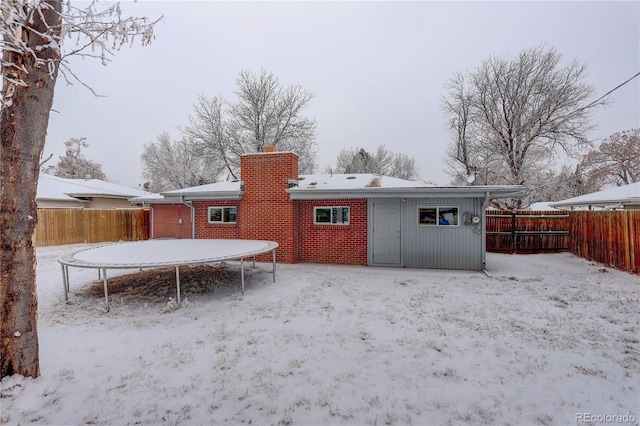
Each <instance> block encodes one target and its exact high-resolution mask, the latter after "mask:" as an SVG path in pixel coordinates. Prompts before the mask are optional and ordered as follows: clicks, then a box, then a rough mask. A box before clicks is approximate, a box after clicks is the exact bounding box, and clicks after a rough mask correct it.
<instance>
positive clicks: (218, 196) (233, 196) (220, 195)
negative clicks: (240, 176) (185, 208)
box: [164, 191, 244, 203]
mask: <svg viewBox="0 0 640 426" xmlns="http://www.w3.org/2000/svg"><path fill="white" fill-rule="evenodd" d="M243 195H244V191H216V192H192V193H186V194H185V193H183V194H164V199H165V200H168V201H166V202H172V203H179V202H181V201H206V200H241V199H242V196H243Z"/></svg>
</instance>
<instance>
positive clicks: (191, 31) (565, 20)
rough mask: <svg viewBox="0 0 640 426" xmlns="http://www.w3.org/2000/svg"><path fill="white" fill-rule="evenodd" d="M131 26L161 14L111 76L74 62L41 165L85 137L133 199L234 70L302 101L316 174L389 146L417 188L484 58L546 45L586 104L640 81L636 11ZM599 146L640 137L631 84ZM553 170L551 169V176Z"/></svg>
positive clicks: (556, 9) (231, 80) (438, 171)
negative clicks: (267, 76) (634, 131)
mask: <svg viewBox="0 0 640 426" xmlns="http://www.w3.org/2000/svg"><path fill="white" fill-rule="evenodd" d="M122 8H123V10H124V13H125V14H127V15H136V16H143V15H144V16H149V17H151V18H154V17H158V16H160V15H164V20H163V21H162V22H160V23H159V24H158V25H157V27H156V29H155V34H156V39H155V40H154V42H153V43H152V44H151V45H150V46H148V47H145V48H142V47H140V45H139V42H137V43H134V46H133V47H132V48H123V49H122V50H121V51H119V52H117V54H116V55H115V56H114V57H113V58H112V59H113V61H112V62H111V63H109V64H108V66H106V67H105V66H102V65H101V64H100V63H99V62H98V61H95V60H89V59H85V60H81V59H80V58H74V59H72V61H71V64H72V67H73V70H74V72H75V73H76V75H78V76H79V77H80V78H81V79H82V81H83V82H84V83H86V84H87V85H89V86H91V87H92V88H93V89H94V90H95V91H96V92H97V93H99V94H101V95H105V96H106V97H101V98H95V97H94V96H93V95H92V94H91V92H90V91H88V90H87V89H86V88H85V87H83V86H82V85H81V84H79V83H75V84H74V85H71V86H70V85H67V84H66V82H65V81H64V79H62V78H60V79H59V81H58V83H57V86H56V94H55V99H54V109H55V111H56V112H54V113H52V114H51V119H50V122H49V129H48V135H47V142H46V145H45V151H44V157H46V156H48V155H49V154H54V157H53V159H52V160H51V161H50V163H49V164H55V163H57V161H58V157H59V156H60V155H63V154H64V150H65V146H64V142H65V141H67V140H68V139H69V138H72V137H86V138H87V141H88V142H89V144H90V146H89V148H87V149H86V150H85V151H84V154H85V155H86V156H87V157H88V158H90V159H91V160H93V161H96V162H98V163H100V164H102V165H103V171H104V172H105V173H106V175H107V177H108V178H109V179H110V180H112V181H114V182H116V183H120V184H122V185H128V186H136V187H137V186H138V185H139V184H142V183H143V182H144V179H143V178H142V176H141V168H142V167H141V161H140V154H141V153H142V151H143V146H144V144H145V143H148V142H151V141H155V140H156V136H157V135H158V134H160V133H161V132H163V131H167V132H169V134H170V135H171V136H172V138H174V139H179V138H180V131H179V130H178V127H179V126H184V125H185V124H186V123H187V116H188V115H189V114H191V113H192V109H193V107H192V106H193V103H194V102H195V101H196V98H197V96H198V95H199V94H205V95H206V96H209V97H213V96H215V95H222V96H223V97H225V98H227V99H229V100H235V95H234V94H233V92H234V90H235V80H236V78H237V76H238V73H239V71H240V70H241V69H248V70H251V71H253V72H254V73H259V72H260V70H261V69H264V70H266V71H269V72H272V73H273V74H275V75H276V76H277V77H278V78H279V80H280V83H281V84H282V85H283V86H289V85H292V84H296V85H300V86H302V87H303V88H304V89H306V90H308V91H310V92H312V93H313V94H314V98H313V99H312V100H311V102H310V105H309V108H308V109H307V110H306V111H305V115H306V116H308V117H312V118H315V119H316V121H317V130H318V134H317V142H318V146H319V156H318V166H319V170H320V171H324V169H325V167H326V166H334V165H335V160H336V156H337V155H338V153H339V152H340V151H341V150H342V149H344V148H352V147H361V148H365V149H366V150H368V151H370V152H372V151H374V150H375V149H376V148H377V147H378V145H380V144H385V145H386V146H387V148H389V149H390V150H391V151H393V152H402V153H405V154H408V155H410V156H412V157H414V158H415V159H416V162H417V165H418V167H419V169H420V175H421V177H422V179H425V180H428V181H431V182H434V183H436V184H439V185H446V184H448V182H449V177H448V176H447V175H446V174H445V170H444V164H443V159H444V150H445V148H446V146H447V143H448V141H449V133H448V131H447V130H446V126H445V124H446V119H445V116H444V114H443V112H442V109H441V107H440V102H441V98H442V96H443V95H444V94H445V90H444V85H445V83H446V82H447V80H448V79H449V78H450V77H451V76H452V75H453V73H454V72H456V71H466V70H470V69H473V68H475V67H476V66H478V65H479V64H480V62H481V61H482V60H483V59H485V58H487V57H489V56H490V55H492V54H497V55H516V54H517V53H518V52H519V51H521V50H522V49H526V48H531V47H534V46H538V45H540V44H543V43H545V44H546V45H547V46H549V47H554V48H556V49H557V50H558V52H559V53H561V54H562V55H564V59H565V60H566V61H567V62H568V61H571V60H573V59H576V60H578V61H580V62H584V63H586V64H587V66H588V70H589V76H588V82H589V83H590V84H592V85H593V86H594V88H595V91H596V95H595V96H594V99H595V98H596V97H599V96H601V95H603V94H605V93H606V92H608V91H609V90H611V89H613V88H614V87H616V86H617V85H619V84H620V83H622V82H624V81H625V80H627V79H628V78H629V77H631V76H633V75H634V74H636V73H637V72H638V71H640V2H637V1H628V2H610V1H607V2H593V1H591V2H429V1H425V2H417V1H416V2H338V1H336V2H216V1H200V2H185V1H164V2H152V1H141V2H137V3H132V2H123V3H122ZM593 119H594V121H595V123H596V124H597V125H598V129H597V130H595V131H594V132H592V134H591V137H592V138H593V139H594V140H595V141H596V143H598V142H599V141H601V140H602V139H603V138H605V137H607V136H609V135H611V134H612V133H615V132H618V131H622V130H627V129H630V128H633V127H639V126H640V78H635V79H634V80H632V81H631V82H629V83H628V84H626V85H624V86H623V87H622V88H620V89H618V90H617V91H615V92H614V93H613V95H612V102H611V104H610V105H609V106H608V107H607V108H604V109H601V110H599V111H598V112H597V113H596V114H595V115H594V117H593ZM550 167H553V165H551V164H550Z"/></svg>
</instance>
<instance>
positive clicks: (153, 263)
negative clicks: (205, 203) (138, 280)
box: [58, 239, 278, 311]
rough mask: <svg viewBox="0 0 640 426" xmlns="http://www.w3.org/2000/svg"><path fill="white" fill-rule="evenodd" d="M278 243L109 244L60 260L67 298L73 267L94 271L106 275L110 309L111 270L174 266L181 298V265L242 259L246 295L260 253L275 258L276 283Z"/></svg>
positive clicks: (66, 296)
mask: <svg viewBox="0 0 640 426" xmlns="http://www.w3.org/2000/svg"><path fill="white" fill-rule="evenodd" d="M277 247H278V243H276V242H274V241H262V240H207V239H180V240H173V239H166V240H165V239H162V240H148V241H136V242H126V243H114V244H107V245H103V246H99V247H93V248H88V249H81V250H77V251H74V252H73V253H69V254H65V255H63V256H61V257H59V258H58V262H59V263H60V265H61V266H62V284H63V286H64V298H65V300H69V267H74V268H91V269H97V270H98V276H99V277H100V272H101V273H102V280H103V284H104V300H105V303H106V305H107V311H108V310H109V292H108V289H107V269H153V268H164V267H169V266H170V267H174V268H175V270H176V295H177V301H178V306H180V305H181V299H180V266H194V265H203V264H207V263H216V262H221V261H224V260H240V270H241V281H242V294H244V261H245V259H248V258H253V262H254V266H255V258H256V256H257V255H259V254H264V253H269V252H271V255H272V264H273V282H274V283H275V282H276V248H277Z"/></svg>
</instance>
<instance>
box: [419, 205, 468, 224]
mask: <svg viewBox="0 0 640 426" xmlns="http://www.w3.org/2000/svg"><path fill="white" fill-rule="evenodd" d="M458 210H459V209H458V207H448V206H447V207H444V206H433V207H432V206H419V207H418V225H419V226H451V225H458V224H459V221H458V218H459V212H458Z"/></svg>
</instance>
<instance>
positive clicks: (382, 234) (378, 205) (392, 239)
mask: <svg viewBox="0 0 640 426" xmlns="http://www.w3.org/2000/svg"><path fill="white" fill-rule="evenodd" d="M400 260H401V257H400V199H397V198H390V199H376V200H374V202H373V264H374V265H400Z"/></svg>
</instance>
